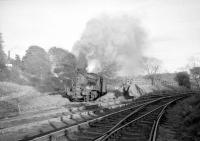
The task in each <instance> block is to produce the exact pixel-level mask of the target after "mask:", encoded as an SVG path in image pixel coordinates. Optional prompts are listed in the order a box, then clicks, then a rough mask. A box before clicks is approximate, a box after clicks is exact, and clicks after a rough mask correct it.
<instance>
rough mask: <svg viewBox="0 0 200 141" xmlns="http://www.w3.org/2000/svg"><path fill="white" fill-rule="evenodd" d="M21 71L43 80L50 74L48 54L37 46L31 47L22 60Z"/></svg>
mask: <svg viewBox="0 0 200 141" xmlns="http://www.w3.org/2000/svg"><path fill="white" fill-rule="evenodd" d="M22 65H23V66H22V67H23V70H24V71H25V72H27V73H30V74H32V75H33V76H36V77H38V78H40V79H44V78H45V77H46V76H48V74H49V72H50V61H49V57H48V54H47V53H46V52H45V50H44V49H43V48H41V47H39V46H31V47H29V48H28V50H26V54H25V56H24V57H23V58H22Z"/></svg>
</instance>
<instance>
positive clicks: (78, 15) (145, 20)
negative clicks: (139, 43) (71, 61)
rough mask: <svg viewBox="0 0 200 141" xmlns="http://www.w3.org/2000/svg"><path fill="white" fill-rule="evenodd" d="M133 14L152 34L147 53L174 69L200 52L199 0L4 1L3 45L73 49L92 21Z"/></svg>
mask: <svg viewBox="0 0 200 141" xmlns="http://www.w3.org/2000/svg"><path fill="white" fill-rule="evenodd" d="M102 13H104V14H109V15H112V14H113V15H115V14H119V13H120V14H129V15H133V16H135V17H136V18H138V19H139V20H140V21H141V23H142V26H143V27H144V29H145V30H146V32H147V35H148V46H147V48H146V50H145V54H146V55H148V56H153V57H156V58H158V59H161V60H162V61H163V67H164V68H165V70H167V71H170V72H173V71H175V70H177V69H178V68H180V67H183V66H185V65H186V63H187V59H188V58H190V57H191V56H200V0H0V32H1V33H3V40H4V49H5V51H6V52H7V51H8V50H11V53H12V56H14V55H15V53H16V54H20V55H24V53H25V50H26V49H27V48H28V47H29V46H30V45H39V46H41V47H43V48H45V49H46V50H48V49H49V48H50V47H52V46H57V47H62V48H65V49H68V50H71V48H72V46H73V44H74V43H75V42H76V41H77V40H78V39H79V38H80V36H81V33H82V32H83V30H84V28H85V25H86V23H87V21H88V20H90V19H91V18H93V17H96V16H98V15H100V14H102Z"/></svg>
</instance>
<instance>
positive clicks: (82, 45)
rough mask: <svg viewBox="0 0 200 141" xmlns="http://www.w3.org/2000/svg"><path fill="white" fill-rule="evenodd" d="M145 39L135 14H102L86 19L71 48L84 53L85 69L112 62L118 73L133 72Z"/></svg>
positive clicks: (95, 70)
mask: <svg viewBox="0 0 200 141" xmlns="http://www.w3.org/2000/svg"><path fill="white" fill-rule="evenodd" d="M145 42H146V34H145V31H144V30H143V28H142V27H141V26H140V22H139V21H138V20H137V19H135V18H134V17H132V16H128V15H118V16H108V15H101V16H99V17H97V18H93V19H91V20H89V21H88V23H87V25H86V28H85V30H84V32H83V34H82V36H81V38H80V40H79V41H78V42H77V43H76V44H75V45H74V47H73V51H74V52H75V53H76V55H78V54H79V53H82V54H84V55H85V56H86V58H87V60H88V67H87V70H88V71H91V72H101V71H102V70H103V69H104V67H105V66H109V65H110V64H112V66H115V70H117V73H118V74H120V75H124V74H126V75H132V74H136V73H137V72H138V69H139V68H140V67H139V66H140V65H139V64H140V60H141V58H142V51H143V48H144V46H145ZM83 63H84V62H83ZM113 64H114V65H113ZM116 67H117V69H116ZM113 71H114V70H113Z"/></svg>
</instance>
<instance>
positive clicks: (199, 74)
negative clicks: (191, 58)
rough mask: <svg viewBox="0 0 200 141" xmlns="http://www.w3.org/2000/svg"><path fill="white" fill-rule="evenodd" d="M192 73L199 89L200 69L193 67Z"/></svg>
mask: <svg viewBox="0 0 200 141" xmlns="http://www.w3.org/2000/svg"><path fill="white" fill-rule="evenodd" d="M190 73H191V76H192V78H193V79H194V81H195V83H196V85H197V87H198V89H199V88H200V67H193V68H192V69H190Z"/></svg>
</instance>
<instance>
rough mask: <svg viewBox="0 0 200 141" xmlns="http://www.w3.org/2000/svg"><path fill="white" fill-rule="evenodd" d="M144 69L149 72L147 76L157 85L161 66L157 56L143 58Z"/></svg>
mask: <svg viewBox="0 0 200 141" xmlns="http://www.w3.org/2000/svg"><path fill="white" fill-rule="evenodd" d="M143 67H144V71H145V73H146V74H147V76H148V77H147V78H148V79H150V80H151V84H152V85H155V78H156V74H157V73H158V72H159V69H160V68H161V61H160V60H159V59H157V58H147V57H145V58H144V59H143Z"/></svg>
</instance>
